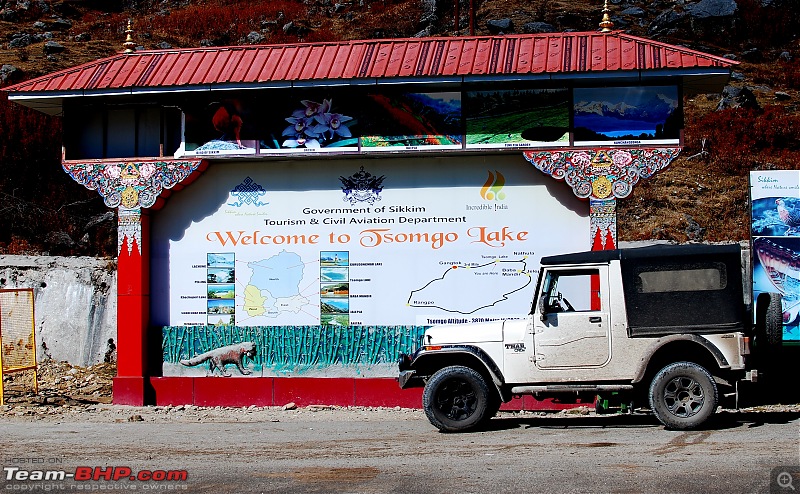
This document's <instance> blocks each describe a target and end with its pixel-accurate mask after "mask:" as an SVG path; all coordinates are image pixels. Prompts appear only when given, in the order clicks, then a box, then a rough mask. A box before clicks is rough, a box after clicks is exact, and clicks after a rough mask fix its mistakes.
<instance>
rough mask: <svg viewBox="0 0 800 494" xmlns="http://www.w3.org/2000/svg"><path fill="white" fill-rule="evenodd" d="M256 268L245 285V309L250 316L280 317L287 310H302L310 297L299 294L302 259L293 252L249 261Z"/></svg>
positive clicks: (249, 264) (295, 311) (283, 252)
mask: <svg viewBox="0 0 800 494" xmlns="http://www.w3.org/2000/svg"><path fill="white" fill-rule="evenodd" d="M247 267H249V268H250V269H252V270H253V274H252V276H251V277H250V281H249V282H248V283H247V286H246V287H245V289H244V311H245V312H246V313H247V314H248V315H249V316H250V317H255V316H263V317H278V316H279V315H280V314H281V313H284V312H294V313H295V314H296V313H298V312H300V311H301V310H302V308H303V306H305V305H307V304H308V302H309V301H308V299H307V298H305V297H303V296H302V295H300V280H302V279H303V267H304V266H303V260H302V259H301V258H300V256H299V255H297V254H296V253H294V252H287V251H281V252H280V253H279V254H277V255H275V256H272V257H270V258H269V259H263V260H260V261H254V262H250V263H247Z"/></svg>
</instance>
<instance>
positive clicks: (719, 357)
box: [633, 334, 730, 383]
mask: <svg viewBox="0 0 800 494" xmlns="http://www.w3.org/2000/svg"><path fill="white" fill-rule="evenodd" d="M676 341H688V342H692V343H697V344H698V345H700V346H702V347H703V348H705V349H706V350H708V352H709V353H710V354H711V355H712V356H713V357H714V360H716V362H717V365H718V366H719V367H720V368H721V369H726V368H729V367H730V364H729V363H728V360H727V359H726V358H725V355H723V354H722V352H721V351H720V349H719V348H717V347H716V346H714V345H713V344H712V343H711V342H710V341H708V340H707V339H705V338H703V337H702V336H698V335H696V334H673V335H669V336H665V337H663V338H658V339H657V340H656V341H654V342H653V344H652V345H650V347H649V348H648V349H647V350H646V351H645V353H644V355H642V361H641V362H640V363H639V367H638V368H637V369H636V374H635V377H634V378H633V382H634V383H638V382H641V381H642V379H644V375H645V372H647V366H648V365H649V364H650V360H651V359H652V357H653V355H655V353H656V352H657V351H659V350H660V349H661V348H663V347H664V346H665V345H668V344H670V343H674V342H676Z"/></svg>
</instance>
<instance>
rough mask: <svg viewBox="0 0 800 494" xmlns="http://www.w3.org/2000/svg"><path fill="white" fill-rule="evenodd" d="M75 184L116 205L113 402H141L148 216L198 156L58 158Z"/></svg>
mask: <svg viewBox="0 0 800 494" xmlns="http://www.w3.org/2000/svg"><path fill="white" fill-rule="evenodd" d="M62 166H63V167H64V170H65V171H66V172H67V173H68V174H69V176H71V177H72V178H73V179H74V180H75V181H76V182H78V183H80V184H81V185H83V186H84V187H86V188H87V189H90V190H96V191H97V192H98V193H99V194H100V195H101V196H102V197H103V201H104V202H105V204H106V206H108V207H111V208H116V209H117V254H118V257H117V377H115V378H114V403H116V404H122V405H143V404H145V403H146V402H147V401H148V400H147V394H148V391H147V389H148V383H149V381H148V377H149V370H148V368H147V359H148V354H149V352H148V338H147V336H148V329H149V326H150V215H149V210H150V209H151V208H155V209H157V208H159V207H160V206H161V205H163V201H164V199H165V198H166V196H167V195H168V194H169V192H170V190H179V189H180V188H182V187H183V186H185V185H187V184H188V183H189V182H191V181H192V180H193V179H194V177H195V176H196V175H197V174H196V173H195V172H199V171H202V170H203V169H205V167H206V163H205V162H203V161H202V160H180V161H179V160H161V161H128V162H90V163H78V162H64V163H63V164H62Z"/></svg>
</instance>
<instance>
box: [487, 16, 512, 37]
mask: <svg viewBox="0 0 800 494" xmlns="http://www.w3.org/2000/svg"><path fill="white" fill-rule="evenodd" d="M486 28H487V29H488V30H489V32H490V33H494V34H497V33H510V32H512V31H513V30H514V23H512V22H511V19H508V18H506V19H492V20H488V21H486Z"/></svg>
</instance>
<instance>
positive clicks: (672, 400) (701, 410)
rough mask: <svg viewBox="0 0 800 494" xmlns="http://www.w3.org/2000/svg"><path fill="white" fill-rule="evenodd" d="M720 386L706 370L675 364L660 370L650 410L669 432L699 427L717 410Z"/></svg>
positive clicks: (654, 383)
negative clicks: (670, 430) (718, 386)
mask: <svg viewBox="0 0 800 494" xmlns="http://www.w3.org/2000/svg"><path fill="white" fill-rule="evenodd" d="M718 396H719V395H718V393H717V383H716V382H714V378H713V377H711V374H709V372H708V371H707V370H706V369H704V368H703V367H701V366H699V365H697V364H695V363H692V362H676V363H674V364H670V365H668V366H666V367H664V368H663V369H661V370H660V371H659V372H658V373H657V374H656V375H655V377H654V378H653V382H652V384H651V385H650V409H651V410H652V411H653V413H654V414H655V416H656V418H657V419H658V420H659V421H660V422H661V423H662V424H664V426H665V427H666V428H668V429H676V430H685V429H693V428H695V427H698V426H700V424H702V423H703V422H705V421H706V420H708V418H709V417H711V415H712V414H713V413H714V411H715V410H716V408H717V402H718V399H719V398H718Z"/></svg>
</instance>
